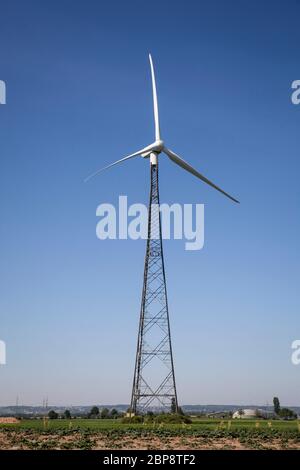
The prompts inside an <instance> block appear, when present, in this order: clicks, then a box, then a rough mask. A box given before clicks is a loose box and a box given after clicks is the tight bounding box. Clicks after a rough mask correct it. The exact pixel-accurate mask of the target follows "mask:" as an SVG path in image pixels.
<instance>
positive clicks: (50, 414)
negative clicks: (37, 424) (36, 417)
mask: <svg viewBox="0 0 300 470" xmlns="http://www.w3.org/2000/svg"><path fill="white" fill-rule="evenodd" d="M48 418H49V419H57V418H58V414H57V413H56V411H54V410H50V411H49V413H48Z"/></svg>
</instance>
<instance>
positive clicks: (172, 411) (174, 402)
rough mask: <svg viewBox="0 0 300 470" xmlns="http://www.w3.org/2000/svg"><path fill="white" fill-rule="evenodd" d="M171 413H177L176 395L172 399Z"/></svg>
mask: <svg viewBox="0 0 300 470" xmlns="http://www.w3.org/2000/svg"><path fill="white" fill-rule="evenodd" d="M171 413H177V407H176V400H175V398H174V397H173V398H172V400H171Z"/></svg>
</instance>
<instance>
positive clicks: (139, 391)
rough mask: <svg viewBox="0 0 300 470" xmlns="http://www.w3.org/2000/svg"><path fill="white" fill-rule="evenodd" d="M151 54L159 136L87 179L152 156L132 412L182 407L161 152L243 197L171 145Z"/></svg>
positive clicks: (212, 184) (192, 172)
mask: <svg viewBox="0 0 300 470" xmlns="http://www.w3.org/2000/svg"><path fill="white" fill-rule="evenodd" d="M149 60H150V68H151V78H152V93H153V110H154V125H155V141H154V142H153V143H152V144H150V145H147V147H144V148H143V149H141V150H138V151H137V152H134V153H132V154H130V155H127V156H126V157H124V158H121V159H120V160H117V161H116V162H114V163H111V164H110V165H107V166H105V167H104V168H101V169H100V170H97V171H96V172H94V173H92V174H91V175H89V176H88V177H87V178H86V179H85V182H87V181H89V180H90V179H91V178H93V177H94V176H96V175H98V174H99V173H100V172H102V171H103V170H106V169H108V168H111V167H112V166H114V165H118V164H119V163H123V162H125V161H127V160H130V159H131V158H135V157H142V158H150V177H151V179H150V181H151V184H150V199H149V210H148V238H147V248H146V257H145V267H144V280H143V291H142V303H141V312H140V321H139V333H138V341H137V351H136V361H135V371H134V379H133V387H132V396H131V407H130V410H131V413H132V414H134V413H136V412H144V411H146V410H147V409H149V408H150V407H153V405H154V404H155V403H157V404H158V406H159V407H161V408H163V409H165V408H166V407H169V408H171V409H172V410H173V411H178V400H177V391H176V383H175V373H174V363H173V353H172V345H171V333H170V321H169V310H168V300H167V289H166V276H165V268H164V258H163V246H162V236H161V221H160V212H159V189H158V156H159V155H160V154H161V153H164V154H165V155H166V156H167V157H168V158H169V159H170V160H171V161H172V162H173V163H176V165H178V166H180V167H181V168H183V169H184V170H186V171H188V172H189V173H191V174H192V175H194V176H196V177H197V178H199V179H200V180H201V181H203V182H204V183H206V184H208V185H209V186H211V187H213V188H214V189H216V190H217V191H219V192H220V193H222V194H224V195H225V196H226V197H228V198H229V199H231V200H232V201H234V202H237V203H238V202H239V201H238V200H237V199H235V198H234V197H232V196H230V194H228V193H226V192H225V191H224V190H223V189H221V188H220V187H219V186H217V185H216V184H214V183H213V182H212V181H210V180H209V179H208V178H206V177H205V176H204V175H202V174H201V173H199V171H197V170H196V169H195V168H193V167H192V166H191V165H190V164H189V163H187V162H186V161H185V160H183V159H182V158H181V157H180V156H179V155H177V154H176V153H175V152H173V151H172V150H170V149H169V148H168V147H167V146H166V145H165V143H164V141H163V140H162V139H161V134H160V125H159V113H158V101H157V92H156V82H155V73H154V66H153V61H152V57H151V54H149ZM154 362H155V365H154ZM159 366H161V368H159ZM151 369H152V370H151Z"/></svg>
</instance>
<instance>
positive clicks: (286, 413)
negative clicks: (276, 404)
mask: <svg viewBox="0 0 300 470" xmlns="http://www.w3.org/2000/svg"><path fill="white" fill-rule="evenodd" d="M279 416H280V417H281V418H283V419H296V418H297V414H296V413H295V412H294V411H293V410H290V409H289V408H281V409H280V411H279Z"/></svg>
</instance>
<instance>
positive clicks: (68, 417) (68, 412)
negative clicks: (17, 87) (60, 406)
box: [64, 410, 71, 419]
mask: <svg viewBox="0 0 300 470" xmlns="http://www.w3.org/2000/svg"><path fill="white" fill-rule="evenodd" d="M64 416H65V418H66V419H71V413H70V410H66V411H65V412H64Z"/></svg>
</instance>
